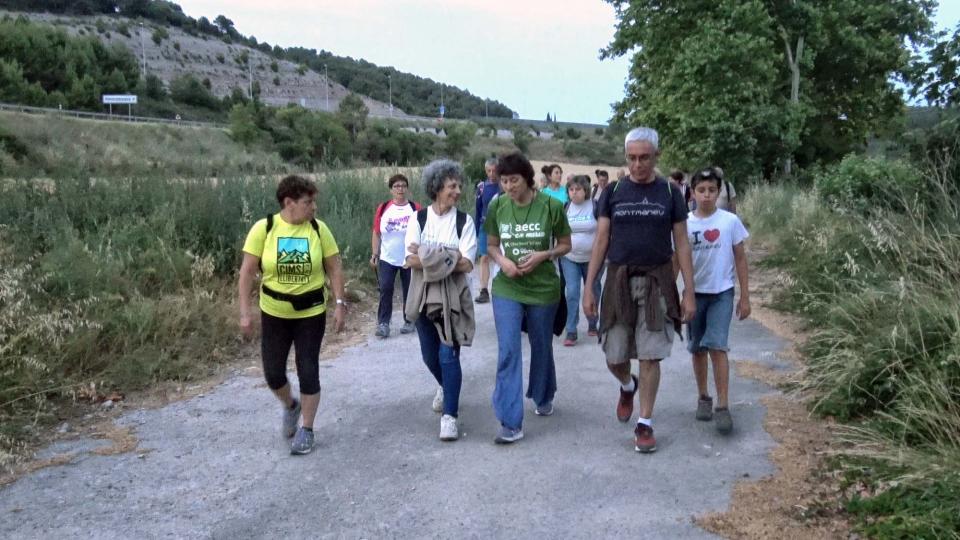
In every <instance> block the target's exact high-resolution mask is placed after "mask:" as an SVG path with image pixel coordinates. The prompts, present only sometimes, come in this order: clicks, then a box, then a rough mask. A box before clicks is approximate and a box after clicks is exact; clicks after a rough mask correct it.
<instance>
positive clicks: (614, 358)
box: [603, 276, 674, 365]
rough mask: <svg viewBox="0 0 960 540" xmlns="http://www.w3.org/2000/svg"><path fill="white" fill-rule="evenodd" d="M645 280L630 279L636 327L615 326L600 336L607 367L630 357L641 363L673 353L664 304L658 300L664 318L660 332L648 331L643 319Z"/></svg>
mask: <svg viewBox="0 0 960 540" xmlns="http://www.w3.org/2000/svg"><path fill="white" fill-rule="evenodd" d="M646 284H647V278H646V277H644V276H638V277H632V278H630V296H631V297H632V298H633V299H634V301H636V307H637V324H636V325H635V326H634V327H633V328H630V327H629V326H627V325H625V324H616V325H614V326H613V327H612V328H610V329H608V330H607V331H606V333H604V335H603V352H604V354H605V355H606V357H607V363H608V364H614V365H615V364H622V363H624V362H629V361H630V359H631V358H639V359H640V360H662V359H664V358H666V357H668V356H670V351H671V350H673V335H674V330H673V322H672V321H670V320H667V319H666V313H667V305H666V302H664V300H663V298H662V297H661V298H659V299H658V300H659V303H660V306H659V307H660V317H661V318H663V319H664V321H663V329H662V330H660V331H656V332H654V331H650V330H647V321H646V317H645V316H644V309H645V305H644V301H645V298H644V295H643V291H644V289H645V288H646Z"/></svg>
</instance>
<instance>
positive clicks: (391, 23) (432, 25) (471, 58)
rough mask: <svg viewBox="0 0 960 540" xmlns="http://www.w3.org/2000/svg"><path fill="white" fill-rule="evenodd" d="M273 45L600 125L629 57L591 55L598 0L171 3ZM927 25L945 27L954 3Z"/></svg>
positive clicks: (600, 22)
mask: <svg viewBox="0 0 960 540" xmlns="http://www.w3.org/2000/svg"><path fill="white" fill-rule="evenodd" d="M178 3H179V4H180V6H181V7H182V8H183V10H184V12H185V13H186V14H187V15H190V16H191V17H194V18H199V17H201V16H206V17H207V18H208V19H210V20H211V21H212V20H213V19H214V18H215V17H216V16H217V15H220V14H223V15H226V16H227V18H229V19H230V20H232V21H233V22H234V25H235V26H236V29H237V31H239V32H240V33H241V34H244V35H247V36H249V35H253V36H256V38H257V39H258V40H260V41H266V42H268V43H270V44H271V45H281V46H283V47H291V46H300V47H306V48H308V49H310V48H313V49H317V50H320V49H324V50H327V51H330V52H332V53H334V54H336V55H339V56H351V57H353V58H363V59H364V60H367V61H369V62H372V63H374V64H377V65H379V66H393V67H395V68H396V69H398V70H400V71H404V72H407V73H412V74H415V75H419V76H421V77H427V78H431V79H433V80H435V81H441V82H444V83H447V84H451V85H454V86H458V87H460V88H463V89H466V90H469V91H470V92H472V93H473V94H474V95H477V96H480V97H482V98H491V99H495V100H499V101H500V102H502V103H504V104H505V105H507V106H508V107H510V108H512V109H513V110H515V111H517V112H518V113H519V114H520V117H521V118H529V119H536V120H541V119H543V118H545V117H546V115H547V113H548V112H549V113H550V114H551V115H556V116H557V117H558V119H559V120H560V121H569V122H587V123H600V124H603V123H606V122H607V120H608V119H609V118H610V115H611V110H610V104H611V103H613V102H615V101H619V100H620V99H622V98H623V95H624V83H625V82H626V76H627V71H628V69H629V58H628V57H621V58H617V59H615V60H604V61H600V60H599V58H598V55H599V50H600V49H601V48H603V47H605V46H606V45H607V44H608V43H609V42H610V40H611V38H612V37H613V32H614V24H615V22H616V20H615V18H614V11H613V7H611V6H610V5H609V4H607V3H606V2H603V1H602V0H565V1H562V2H561V1H557V0H509V1H508V0H278V1H274V2H263V1H262V0H179V1H178ZM935 20H936V23H937V26H938V27H939V28H941V29H948V28H949V29H951V30H952V29H953V28H954V27H956V25H957V22H958V21H960V1H958V0H944V1H942V2H941V8H940V9H939V10H938V13H937V15H936V18H935Z"/></svg>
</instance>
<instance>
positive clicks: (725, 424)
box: [715, 407, 733, 435]
mask: <svg viewBox="0 0 960 540" xmlns="http://www.w3.org/2000/svg"><path fill="white" fill-rule="evenodd" d="M715 413H716V415H717V431H718V432H719V433H720V434H721V435H727V434H729V433H730V432H731V431H733V417H732V416H730V409H728V408H726V407H717V409H716V411H715Z"/></svg>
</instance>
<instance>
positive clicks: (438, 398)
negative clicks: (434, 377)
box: [430, 386, 443, 412]
mask: <svg viewBox="0 0 960 540" xmlns="http://www.w3.org/2000/svg"><path fill="white" fill-rule="evenodd" d="M430 407H431V408H432V409H433V412H443V387H442V386H441V387H440V388H437V393H436V394H435V395H434V396H433V405H431V406H430Z"/></svg>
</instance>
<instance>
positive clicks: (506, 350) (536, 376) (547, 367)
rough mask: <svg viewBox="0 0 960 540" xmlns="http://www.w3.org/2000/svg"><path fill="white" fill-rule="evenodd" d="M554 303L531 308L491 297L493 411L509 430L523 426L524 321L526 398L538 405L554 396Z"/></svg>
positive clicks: (531, 306) (555, 376) (555, 380)
mask: <svg viewBox="0 0 960 540" xmlns="http://www.w3.org/2000/svg"><path fill="white" fill-rule="evenodd" d="M556 311H557V304H549V305H545V306H533V305H529V304H521V303H520V302H517V301H515V300H510V299H508V298H503V297H500V296H494V297H493V322H494V325H495V326H496V328H497V349H498V352H497V381H496V385H495V386H494V388H493V411H494V413H495V414H496V416H497V419H498V420H500V423H501V424H502V425H504V426H506V427H508V428H512V429H519V428H521V427H523V356H522V351H523V349H522V347H521V342H520V323H521V321H522V320H523V317H524V314H526V318H527V335H528V338H529V339H530V377H529V379H530V384H529V385H528V386H527V397H528V398H531V399H533V401H534V403H536V404H537V405H544V404H547V403H550V402H552V401H553V396H554V394H556V393H557V370H556V366H555V365H554V363H553V317H554V315H555V314H556Z"/></svg>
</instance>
